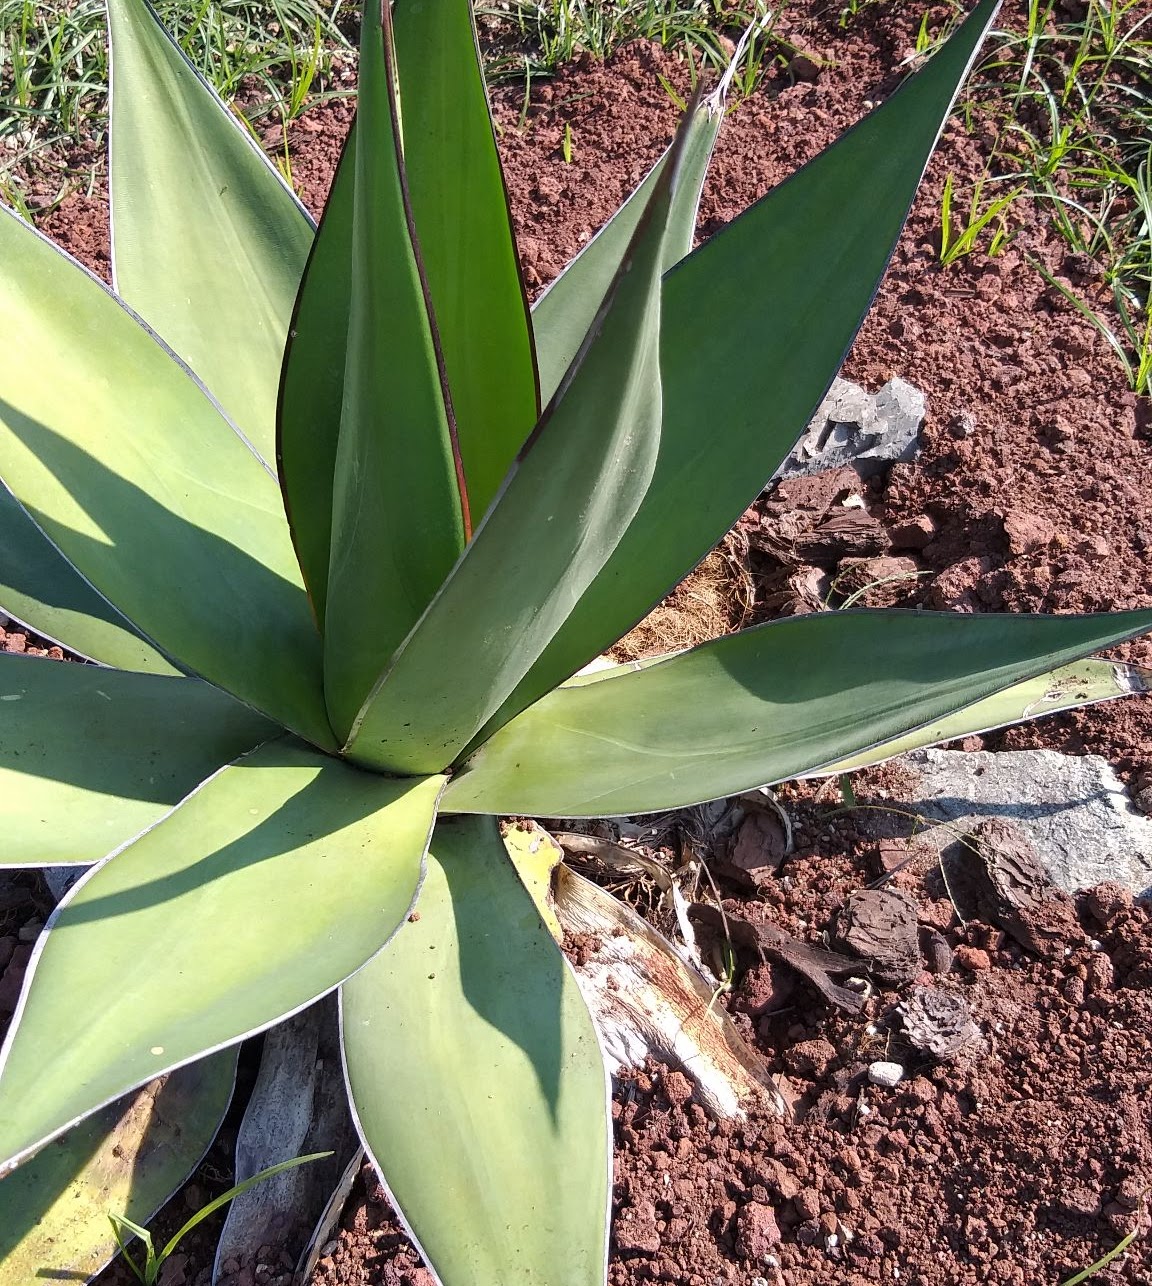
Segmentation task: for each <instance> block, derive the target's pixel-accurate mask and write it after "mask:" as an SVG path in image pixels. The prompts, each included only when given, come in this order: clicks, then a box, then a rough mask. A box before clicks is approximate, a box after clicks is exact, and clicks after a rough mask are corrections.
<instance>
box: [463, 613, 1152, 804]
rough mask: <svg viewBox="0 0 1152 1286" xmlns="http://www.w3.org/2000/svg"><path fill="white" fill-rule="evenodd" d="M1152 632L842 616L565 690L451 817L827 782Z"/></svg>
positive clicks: (533, 716) (746, 636) (502, 743)
mask: <svg viewBox="0 0 1152 1286" xmlns="http://www.w3.org/2000/svg"><path fill="white" fill-rule="evenodd" d="M1148 630H1152V612H1148V611H1145V612H1116V613H1107V614H1102V615H1098V616H1030V615H1028V616H1025V615H1019V616H1016V615H1001V614H989V615H980V614H977V615H968V614H962V613H957V614H947V613H935V612H899V611H886V612H880V611H876V612H855V611H847V612H828V613H817V614H813V615H811V616H800V617H790V618H788V619H786V620H782V621H774V622H772V623H770V624H768V625H761V626H757V627H755V628H754V629H750V630H743V631H742V632H741V633H739V634H732V635H729V636H728V637H727V638H722V639H717V640H715V641H714V642H711V643H705V644H703V645H702V646H700V647H696V648H693V649H692V650H691V651H689V652H682V653H680V654H679V655H676V656H671V657H668V658H666V659H664V660H662V661H658V662H657V663H655V664H653V665H649V666H646V667H645V668H643V669H639V670H629V671H627V672H625V673H621V672H618V671H614V672H610V673H609V674H608V676H607V677H605V678H599V677H595V676H594V677H592V678H591V680H590V681H588V682H584V683H580V684H574V685H571V686H566V687H562V688H559V689H557V690H556V691H555V692H553V693H552V694H551V695H549V696H547V697H545V698H544V699H543V700H541V701H538V702H537V703H536V705H534V706H532V707H531V708H530V709H529V710H526V711H525V712H524V713H523V714H522V715H520V716H518V717H517V718H516V719H514V720H512V722H511V723H509V724H507V725H506V726H505V727H504V728H503V729H501V731H500V732H498V733H497V734H496V735H495V736H494V737H493V738H492V739H491V740H490V741H489V742H488V743H487V744H486V745H485V746H483V747H482V748H481V749H480V750H479V751H477V752H476V753H475V754H474V755H473V756H472V758H471V759H469V760H468V761H467V763H466V764H465V765H464V768H463V770H462V771H461V772H459V773H457V775H456V776H454V777H453V778H452V781H451V783H450V784H449V787H448V789H447V791H446V792H445V796H444V802H443V809H444V811H445V812H485V813H488V812H491V813H510V814H526V815H528V816H538V817H588V816H599V815H603V814H631V813H647V812H655V811H658V810H660V809H665V808H681V807H684V806H686V805H689V804H697V803H700V802H701V801H703V800H707V799H717V798H719V797H721V796H723V795H731V794H735V793H737V792H738V791H741V790H747V789H750V788H752V787H755V786H760V785H763V784H765V783H771V782H777V781H785V780H787V779H789V778H792V777H798V776H804V775H805V774H808V773H811V772H813V770H817V769H822V768H825V767H826V766H827V765H829V764H835V763H838V762H840V761H841V760H844V759H846V758H848V757H849V756H854V755H857V754H859V753H860V752H862V751H865V750H868V749H870V748H871V747H873V746H877V745H880V744H882V743H884V742H888V741H892V740H894V739H895V738H897V737H901V736H903V735H904V734H905V733H907V732H910V731H912V730H914V729H917V728H921V727H924V726H925V725H928V724H932V723H934V722H935V721H937V720H940V719H942V718H944V717H946V716H948V715H950V714H953V713H955V712H956V711H958V710H963V709H964V708H965V707H968V706H972V705H974V704H975V703H976V702H978V701H983V700H985V699H986V698H989V697H992V696H993V695H994V694H995V693H997V692H1000V691H1002V690H1004V689H1008V688H1012V687H1014V686H1015V685H1017V684H1019V683H1022V682H1024V681H1025V680H1026V679H1029V678H1032V677H1034V676H1036V675H1039V674H1045V673H1046V672H1048V671H1050V670H1053V669H1056V668H1057V667H1059V666H1062V665H1067V664H1069V663H1071V662H1073V661H1075V660H1077V659H1078V658H1079V657H1083V656H1085V655H1087V654H1088V653H1091V652H1095V651H1098V650H1099V649H1101V648H1105V647H1110V646H1111V645H1112V644H1114V643H1119V642H1122V641H1123V640H1125V639H1129V638H1132V637H1134V636H1135V635H1137V634H1142V633H1145V632H1147V631H1148Z"/></svg>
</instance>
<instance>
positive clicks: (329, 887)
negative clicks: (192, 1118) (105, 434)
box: [0, 739, 442, 1174]
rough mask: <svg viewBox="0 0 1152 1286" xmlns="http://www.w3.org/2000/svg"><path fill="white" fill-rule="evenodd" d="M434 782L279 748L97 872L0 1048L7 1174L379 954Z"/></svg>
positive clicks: (61, 915)
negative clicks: (80, 1125)
mask: <svg viewBox="0 0 1152 1286" xmlns="http://www.w3.org/2000/svg"><path fill="white" fill-rule="evenodd" d="M441 786H442V781H441V780H440V779H439V778H428V779H425V780H422V781H420V780H412V779H409V780H405V781H397V780H395V779H389V778H384V777H378V776H374V775H372V774H369V773H363V772H359V771H358V770H357V769H355V768H350V767H348V766H347V765H346V764H344V763H342V762H340V761H339V760H338V759H331V758H328V757H327V756H324V755H320V754H317V753H316V752H315V751H312V750H310V749H308V748H306V747H304V746H302V745H300V744H299V743H298V742H295V741H292V740H289V739H285V740H282V741H280V742H273V743H270V744H269V745H266V746H263V747H261V748H260V749H258V750H256V751H254V752H253V753H252V754H251V755H249V756H247V757H246V758H244V759H241V760H239V761H238V762H237V763H235V764H232V765H230V766H229V767H227V768H224V769H222V770H221V771H220V772H219V773H217V774H216V775H215V776H214V777H211V778H209V780H208V781H207V782H205V783H204V785H203V786H201V787H200V789H199V790H197V791H196V792H195V793H194V794H193V795H191V796H189V798H188V799H186V800H185V801H184V802H183V803H182V804H181V805H180V806H179V807H178V808H177V809H176V810H175V811H174V812H172V813H170V814H169V815H168V816H167V817H166V818H165V819H164V820H163V821H161V822H159V823H158V824H157V825H156V826H155V827H153V828H152V829H151V830H150V831H148V832H147V833H146V834H145V835H143V836H141V837H140V838H139V839H138V840H136V841H135V842H134V843H132V844H131V845H129V846H128V847H127V848H125V849H124V850H123V851H122V852H120V853H118V854H116V855H115V856H113V857H111V858H109V860H108V861H106V862H103V863H101V864H100V865H99V866H97V867H95V868H94V869H93V870H92V871H91V872H89V873H88V874H87V875H86V876H85V877H84V878H83V879H82V880H80V882H79V883H78V884H77V885H76V886H75V887H74V888H73V889H72V890H71V891H70V892H69V893H68V895H67V896H66V897H65V899H64V901H63V902H61V904H60V905H59V907H57V909H56V911H55V912H54V913H53V915H52V917H51V918H50V919H49V921H48V924H47V927H46V929H45V932H44V933H43V934H42V935H41V937H40V939H39V940H38V942H37V944H36V949H35V951H34V953H33V956H32V960H31V962H30V964H29V967H28V975H27V978H26V980H25V984H24V992H23V994H22V996H21V999H20V1001H19V1005H18V1008H17V1012H16V1014H15V1016H14V1017H13V1020H12V1027H11V1029H10V1031H9V1033H8V1038H7V1040H6V1041H5V1043H4V1048H3V1050H2V1051H0V1174H2V1173H3V1171H4V1169H5V1164H6V1163H12V1162H18V1161H20V1160H22V1159H23V1158H24V1157H26V1156H27V1155H28V1154H29V1152H30V1151H32V1150H34V1149H36V1148H37V1147H39V1146H40V1145H41V1144H42V1143H44V1142H46V1141H48V1140H49V1139H51V1138H53V1137H55V1136H56V1135H57V1134H60V1133H62V1132H63V1131H64V1130H66V1129H67V1128H69V1126H71V1125H73V1124H75V1123H76V1122H77V1121H80V1120H82V1119H83V1118H84V1117H86V1116H88V1115H89V1114H90V1113H92V1112H94V1111H97V1110H98V1109H99V1108H101V1107H103V1106H104V1105H105V1104H106V1103H109V1102H111V1101H112V1100H113V1099H116V1098H119V1097H120V1096H121V1095H123V1094H126V1093H127V1092H128V1091H129V1090H131V1089H134V1088H136V1086H138V1085H142V1084H144V1083H146V1082H147V1081H149V1080H151V1079H152V1078H153V1077H155V1076H158V1075H160V1074H161V1073H163V1072H167V1071H170V1070H172V1069H173V1068H176V1067H180V1066H182V1065H183V1064H184V1063H187V1062H191V1061H192V1060H193V1059H196V1058H199V1057H200V1056H201V1055H203V1054H207V1053H211V1052H213V1051H215V1050H217V1049H220V1048H222V1047H224V1046H227V1045H231V1044H234V1043H235V1042H236V1041H238V1040H241V1039H243V1038H244V1037H245V1036H249V1035H251V1034H253V1033H254V1032H257V1031H261V1030H263V1029H264V1028H265V1027H269V1026H271V1025H272V1024H273V1023H275V1022H278V1021H279V1020H280V1019H281V1018H284V1017H287V1016H288V1015H289V1014H292V1013H294V1012H296V1010H298V1009H300V1008H302V1007H303V1006H304V1005H307V1004H310V1003H311V1002H312V1001H313V1000H315V999H316V998H317V997H319V996H321V995H324V994H325V993H326V992H328V991H331V990H332V989H333V988H334V987H336V986H337V985H339V984H340V983H341V982H343V981H344V980H345V979H346V978H347V977H348V976H349V975H350V974H352V973H354V972H355V971H356V970H357V969H359V968H360V967H361V966H362V965H363V964H364V963H365V962H366V961H367V960H369V959H371V958H372V956H373V955H375V954H376V952H377V951H379V950H380V948H381V947H382V946H383V945H384V943H385V942H387V940H388V939H389V938H390V937H391V935H392V934H393V933H394V932H395V929H396V927H397V925H398V924H400V923H401V922H402V921H403V920H404V917H405V916H406V915H407V914H408V912H409V910H410V909H411V906H412V903H413V900H414V898H415V895H416V890H417V887H418V885H419V881H420V878H421V874H422V870H423V863H424V853H425V850H426V848H427V844H428V837H429V835H430V833H431V828H432V819H433V817H434V815H435V811H436V801H437V798H438V796H439V794H440V790H441Z"/></svg>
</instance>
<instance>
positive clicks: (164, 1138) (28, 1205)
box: [0, 1049, 236, 1286]
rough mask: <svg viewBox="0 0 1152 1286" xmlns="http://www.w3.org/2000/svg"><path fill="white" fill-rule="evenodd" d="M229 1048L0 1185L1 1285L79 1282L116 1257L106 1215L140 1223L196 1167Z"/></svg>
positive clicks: (103, 1116)
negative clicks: (2, 1216) (113, 1214)
mask: <svg viewBox="0 0 1152 1286" xmlns="http://www.w3.org/2000/svg"><path fill="white" fill-rule="evenodd" d="M235 1079H236V1050H235V1049H230V1050H223V1051H221V1052H220V1053H219V1054H212V1055H210V1056H209V1057H208V1058H202V1059H200V1060H199V1061H198V1062H195V1063H190V1064H189V1065H188V1066H187V1067H181V1068H180V1069H179V1070H178V1071H175V1072H173V1073H172V1075H171V1076H169V1077H168V1078H167V1079H166V1080H164V1081H162V1082H156V1083H154V1084H151V1085H146V1086H145V1087H144V1088H143V1089H141V1090H139V1091H138V1092H137V1093H136V1094H133V1095H130V1096H129V1097H127V1098H123V1099H119V1100H118V1101H117V1102H115V1103H111V1104H109V1105H108V1107H106V1108H104V1109H102V1110H101V1111H99V1112H97V1113H96V1114H95V1115H94V1116H90V1117H89V1118H88V1119H87V1120H86V1121H82V1122H81V1123H80V1124H79V1125H78V1126H76V1128H75V1129H72V1130H69V1131H68V1133H67V1134H65V1135H63V1136H62V1137H61V1138H59V1139H57V1140H55V1142H53V1143H50V1144H49V1145H48V1146H47V1147H46V1148H44V1149H43V1150H42V1151H40V1152H37V1154H36V1155H35V1156H34V1157H33V1158H32V1159H31V1160H30V1161H27V1162H25V1164H24V1165H22V1166H21V1167H20V1168H19V1170H17V1171H16V1173H15V1174H10V1175H9V1176H8V1177H7V1178H6V1179H4V1180H0V1208H2V1209H3V1211H4V1218H3V1219H2V1220H0V1286H30V1284H31V1283H33V1282H39V1281H43V1280H46V1279H47V1280H51V1281H81V1282H83V1281H87V1280H88V1279H89V1278H90V1277H92V1276H94V1275H95V1274H96V1273H97V1272H99V1270H100V1269H101V1268H103V1267H104V1265H105V1264H107V1263H108V1262H109V1261H110V1260H111V1259H112V1258H113V1256H114V1255H115V1254H116V1239H115V1238H114V1236H113V1235H112V1225H111V1224H110V1223H109V1221H108V1214H109V1211H112V1212H114V1213H116V1214H120V1215H127V1217H128V1218H129V1219H131V1220H133V1221H134V1222H135V1223H138V1224H145V1225H146V1224H148V1223H149V1222H150V1220H151V1219H152V1216H153V1215H154V1214H155V1213H156V1212H157V1211H158V1210H159V1209H160V1207H161V1206H162V1205H163V1204H164V1202H165V1201H167V1200H168V1198H169V1197H170V1196H171V1195H172V1194H173V1193H174V1192H175V1191H176V1190H177V1188H179V1187H180V1185H181V1184H182V1183H184V1181H185V1180H186V1179H187V1178H188V1176H189V1175H190V1174H191V1173H192V1172H193V1170H195V1168H196V1167H197V1165H199V1163H200V1161H201V1159H202V1158H203V1156H204V1154H205V1153H206V1152H207V1151H208V1149H209V1147H210V1146H211V1145H212V1141H213V1139H215V1137H216V1132H217V1131H218V1130H219V1128H220V1123H221V1122H222V1121H223V1119H224V1113H225V1112H226V1111H227V1109H228V1103H229V1100H230V1099H231V1097H232V1088H233V1084H234V1082H235Z"/></svg>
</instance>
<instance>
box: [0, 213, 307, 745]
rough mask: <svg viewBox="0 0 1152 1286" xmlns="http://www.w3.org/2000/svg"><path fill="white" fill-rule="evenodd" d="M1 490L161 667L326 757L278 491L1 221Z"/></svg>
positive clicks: (154, 355) (60, 264)
mask: <svg viewBox="0 0 1152 1286" xmlns="http://www.w3.org/2000/svg"><path fill="white" fill-rule="evenodd" d="M0 260H2V261H3V263H4V264H5V271H4V274H3V275H2V276H0V315H2V316H3V317H5V318H6V326H7V329H6V334H5V339H4V343H3V344H0V477H3V479H4V482H5V484H6V485H7V486H8V488H9V489H10V490H11V491H12V493H13V494H14V495H15V496H16V498H17V499H18V500H19V501H20V502H21V504H22V505H23V506H24V507H25V508H26V509H27V510H28V512H29V513H30V514H31V516H32V517H33V518H34V519H35V521H36V523H37V524H38V525H39V526H40V527H41V528H42V529H43V531H44V532H45V533H46V534H47V535H48V537H49V538H50V539H51V541H52V543H53V544H54V545H55V546H56V547H57V548H58V549H59V550H60V551H61V552H62V553H63V554H64V555H65V557H66V558H67V559H68V561H69V562H70V563H72V565H73V566H74V567H76V569H77V570H78V571H79V572H80V573H81V574H82V575H83V576H84V577H85V579H86V580H88V581H89V582H90V583H91V584H92V585H93V586H94V587H95V588H96V589H97V590H98V591H99V593H100V594H102V595H103V596H104V597H105V598H106V599H107V600H108V601H109V602H110V603H112V605H113V606H114V607H116V608H117V609H118V610H119V611H120V612H122V613H123V614H124V615H125V616H126V617H128V619H129V620H131V621H132V623H133V624H134V625H135V626H136V627H137V628H138V629H139V630H140V631H141V632H142V633H143V634H144V635H145V636H146V638H148V639H149V641H151V642H152V643H154V644H155V646H156V647H157V648H159V649H160V650H161V651H163V652H164V653H165V654H166V655H169V656H171V657H173V658H174V659H175V660H177V661H178V662H180V664H181V665H183V666H186V667H187V668H188V669H189V670H191V671H193V672H195V673H196V674H199V675H201V676H202V677H203V678H205V679H207V680H209V682H212V683H215V684H217V685H218V686H219V687H222V688H225V689H227V690H228V691H229V692H232V693H234V694H235V695H236V696H238V697H240V698H241V699H242V700H244V701H245V702H247V703H248V704H250V705H252V706H254V707H255V708H257V709H258V710H260V711H261V712H262V713H264V714H266V715H269V716H270V717H271V718H274V719H276V720H277V721H278V722H280V723H282V724H284V725H285V726H286V727H288V728H290V729H291V730H292V731H293V732H297V733H299V734H300V735H301V736H303V737H305V738H307V739H308V740H309V741H313V742H315V743H316V744H318V745H323V746H331V745H332V733H331V729H330V728H329V726H328V721H327V716H326V714H325V711H324V702H323V691H322V684H321V676H320V663H321V652H320V637H319V634H318V633H317V630H316V626H315V624H314V622H313V620H312V615H311V612H310V611H309V608H308V599H307V596H306V594H305V593H304V589H303V586H302V584H301V581H300V569H299V567H298V565H297V563H296V556H295V554H294V552H293V549H292V542H291V540H290V539H289V535H288V525H287V523H286V522H285V521H284V508H283V503H282V501H281V497H280V489H279V487H278V485H277V483H276V480H275V479H274V478H273V477H272V475H271V474H270V473H268V471H267V470H266V469H265V468H264V466H263V465H262V464H261V462H260V460H259V459H258V457H257V456H256V455H255V454H253V452H252V450H251V448H250V447H249V446H248V445H247V443H245V442H244V440H243V439H242V438H241V437H240V436H239V435H238V434H237V433H236V431H235V429H234V428H233V427H232V425H231V424H229V423H228V421H227V420H226V419H225V418H224V417H223V416H222V415H221V414H220V413H219V411H218V410H217V409H216V407H215V406H214V405H213V404H212V402H211V400H210V399H209V398H208V397H207V396H206V395H205V393H204V391H203V389H202V388H201V387H200V386H199V385H198V384H197V383H196V381H195V380H194V379H193V378H192V377H191V376H190V375H189V374H188V372H187V371H186V370H185V369H184V367H182V366H181V365H180V364H179V363H178V362H177V361H175V360H174V359H173V357H172V355H171V353H170V352H169V351H167V350H166V349H165V348H164V347H163V345H162V344H160V343H158V342H157V340H156V339H155V337H154V336H152V335H151V334H149V332H148V331H147V330H146V329H145V328H144V327H143V326H141V325H140V323H139V321H138V320H137V319H136V318H135V317H134V316H133V315H132V314H131V313H130V312H129V311H128V310H127V309H126V308H125V307H124V306H123V304H121V303H120V302H119V301H118V300H117V299H116V298H115V297H114V296H113V295H111V294H110V293H109V292H108V291H107V290H106V289H105V287H104V286H103V285H102V284H101V283H100V282H98V281H97V280H96V279H95V278H94V277H92V276H91V275H90V274H89V273H87V272H85V271H84V270H83V269H82V268H80V267H79V265H77V264H76V263H74V262H72V261H71V260H69V259H68V258H67V257H66V256H65V255H63V254H62V253H61V252H60V251H59V250H57V249H56V247H54V246H53V245H52V244H51V243H50V242H48V241H46V240H45V239H44V238H42V237H41V236H39V234H37V233H35V232H33V231H32V229H31V228H29V227H28V226H27V225H26V224H24V223H22V222H21V221H20V220H19V219H17V218H16V216H15V215H14V214H11V213H10V212H7V211H4V210H0Z"/></svg>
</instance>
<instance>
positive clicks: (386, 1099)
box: [340, 818, 611, 1286]
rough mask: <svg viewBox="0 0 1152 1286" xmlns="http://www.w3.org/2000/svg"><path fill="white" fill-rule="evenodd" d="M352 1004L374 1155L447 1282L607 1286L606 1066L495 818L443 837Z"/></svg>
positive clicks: (468, 821)
mask: <svg viewBox="0 0 1152 1286" xmlns="http://www.w3.org/2000/svg"><path fill="white" fill-rule="evenodd" d="M340 996H341V1020H342V1028H343V1035H344V1058H345V1066H346V1069H347V1075H348V1084H349V1089H350V1091H351V1095H352V1102H353V1107H354V1110H355V1114H356V1117H357V1121H358V1124H359V1128H360V1132H361V1135H362V1137H363V1139H364V1144H365V1147H366V1148H367V1149H368V1151H369V1153H370V1154H371V1156H372V1159H373V1161H374V1162H375V1164H376V1166H377V1168H378V1169H379V1171H380V1172H381V1174H382V1176H383V1178H384V1181H385V1183H386V1184H387V1186H388V1188H389V1190H390V1192H391V1193H392V1195H393V1197H394V1198H395V1200H396V1203H397V1205H398V1206H399V1208H400V1210H401V1211H402V1212H403V1215H404V1219H405V1221H406V1223H407V1225H408V1227H409V1228H411V1230H412V1233H413V1236H414V1238H415V1240H416V1241H417V1243H418V1244H419V1246H420V1249H421V1251H422V1252H423V1254H424V1255H425V1257H426V1258H427V1260H428V1262H429V1263H430V1264H431V1266H432V1268H433V1270H434V1271H435V1272H436V1274H437V1276H438V1278H439V1280H441V1281H443V1282H449V1283H451V1286H493V1283H496V1282H499V1283H500V1286H537V1284H538V1283H549V1284H556V1286H559V1283H564V1286H597V1284H598V1283H601V1282H602V1281H603V1280H604V1273H605V1268H606V1252H607V1245H606V1242H607V1236H606V1233H607V1217H608V1197H609V1190H608V1179H609V1170H610V1166H611V1144H610V1139H611V1132H610V1128H609V1124H608V1112H607V1108H608V1102H607V1085H606V1077H605V1072H604V1065H603V1060H602V1058H601V1054H600V1048H599V1045H598V1043H597V1039H596V1033H595V1029H594V1028H593V1026H592V1021H591V1018H590V1017H589V1014H588V1010H587V1008H586V1006H585V1004H584V1001H583V998H582V997H581V995H580V991H579V988H578V987H577V985H576V981H575V979H574V977H573V976H572V973H571V970H570V969H569V967H568V963H567V961H566V960H565V958H564V956H563V954H562V953H561V951H560V949H559V948H558V947H557V945H556V943H555V941H554V940H553V939H552V937H551V935H550V934H549V932H548V930H547V929H546V928H545V926H544V923H543V921H542V920H541V919H540V915H539V913H538V911H537V909H536V907H535V905H534V903H533V901H532V897H531V895H530V894H529V893H528V892H527V890H526V889H525V888H524V886H523V885H522V884H521V882H520V880H519V877H518V876H517V874H516V871H515V870H514V869H513V866H512V863H511V861H510V860H509V856H508V854H507V852H506V851H505V850H504V847H503V845H502V844H501V842H500V837H499V833H498V831H497V828H496V823H495V821H494V820H492V819H490V818H483V819H480V818H460V819H454V820H450V821H448V822H445V823H441V824H439V825H438V826H437V828H436V833H435V835H434V836H433V840H432V849H431V852H430V854H429V859H428V878H427V879H426V881H425V883H424V887H423V889H422V890H421V894H420V915H419V918H418V919H416V920H414V921H413V922H411V923H408V924H405V925H403V927H402V928H401V930H400V932H399V933H398V934H397V937H396V941H395V942H394V943H392V944H391V945H390V946H389V947H388V949H387V950H386V951H384V952H382V953H381V954H380V955H379V956H378V957H377V958H376V959H375V960H374V961H372V963H371V964H370V965H368V966H367V967H366V968H364V969H363V970H361V972H360V973H358V974H357V975H356V976H355V977H354V978H351V979H350V980H349V981H348V982H347V983H345V984H344V986H343V987H342V988H341V989H340Z"/></svg>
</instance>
